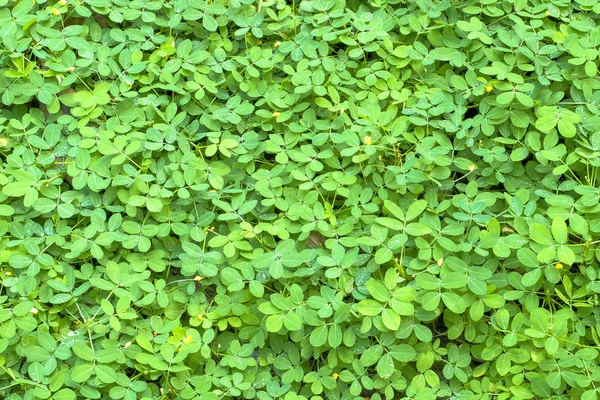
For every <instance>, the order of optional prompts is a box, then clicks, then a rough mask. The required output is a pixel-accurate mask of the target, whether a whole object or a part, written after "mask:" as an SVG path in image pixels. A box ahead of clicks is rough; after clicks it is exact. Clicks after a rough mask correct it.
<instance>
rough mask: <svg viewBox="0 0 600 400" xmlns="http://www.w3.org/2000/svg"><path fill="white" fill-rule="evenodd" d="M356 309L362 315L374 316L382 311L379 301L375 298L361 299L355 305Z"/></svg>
mask: <svg viewBox="0 0 600 400" xmlns="http://www.w3.org/2000/svg"><path fill="white" fill-rule="evenodd" d="M356 311H358V312H359V313H361V314H363V315H367V316H371V317H372V316H375V315H379V314H380V313H381V311H383V306H382V305H381V303H379V302H378V301H375V300H370V299H367V300H362V301H360V302H359V303H358V304H357V305H356Z"/></svg>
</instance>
